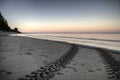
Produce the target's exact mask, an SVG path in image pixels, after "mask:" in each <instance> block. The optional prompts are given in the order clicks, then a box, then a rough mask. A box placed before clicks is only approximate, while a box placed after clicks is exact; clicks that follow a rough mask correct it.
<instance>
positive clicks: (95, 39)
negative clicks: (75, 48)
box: [11, 33, 120, 51]
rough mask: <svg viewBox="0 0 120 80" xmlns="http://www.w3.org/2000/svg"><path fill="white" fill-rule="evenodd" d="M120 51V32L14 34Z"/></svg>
mask: <svg viewBox="0 0 120 80" xmlns="http://www.w3.org/2000/svg"><path fill="white" fill-rule="evenodd" d="M11 36H25V37H31V38H37V39H45V40H53V41H61V42H67V43H72V44H79V45H87V46H93V47H100V48H105V49H110V50H117V51H120V34H55V33H54V34H12V35H11Z"/></svg>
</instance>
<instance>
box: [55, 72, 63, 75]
mask: <svg viewBox="0 0 120 80" xmlns="http://www.w3.org/2000/svg"><path fill="white" fill-rule="evenodd" d="M56 74H57V75H64V73H61V72H57V73H56Z"/></svg>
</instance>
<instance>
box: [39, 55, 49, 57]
mask: <svg viewBox="0 0 120 80" xmlns="http://www.w3.org/2000/svg"><path fill="white" fill-rule="evenodd" d="M40 56H43V57H48V56H47V55H40Z"/></svg>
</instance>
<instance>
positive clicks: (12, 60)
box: [0, 35, 120, 80]
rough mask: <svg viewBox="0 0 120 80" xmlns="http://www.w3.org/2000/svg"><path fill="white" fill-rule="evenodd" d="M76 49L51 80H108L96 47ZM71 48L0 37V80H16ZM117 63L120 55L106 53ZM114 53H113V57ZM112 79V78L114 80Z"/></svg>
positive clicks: (51, 42)
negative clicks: (68, 62)
mask: <svg viewBox="0 0 120 80" xmlns="http://www.w3.org/2000/svg"><path fill="white" fill-rule="evenodd" d="M78 47H79V50H78V51H77V53H76V55H75V56H74V57H73V58H72V60H71V61H70V64H67V65H66V67H65V68H62V69H60V70H59V71H57V72H56V73H55V76H54V77H52V78H51V80H109V79H108V77H109V75H108V74H107V73H108V72H107V71H106V67H105V66H106V63H104V61H103V58H102V57H101V56H100V52H99V51H98V50H97V49H96V48H92V47H87V46H82V45H78ZM70 48H71V45H70V44H68V43H63V42H55V41H49V40H41V39H34V38H28V37H15V36H7V35H3V36H0V80H17V79H18V78H21V77H25V75H27V74H29V73H30V72H32V71H36V70H38V69H39V68H40V67H41V66H45V65H46V64H48V63H51V62H54V61H55V60H57V59H58V58H59V57H61V56H62V55H64V54H66V53H67V51H68V50H69V49H70ZM109 53H110V54H111V55H112V56H113V57H114V58H115V59H117V60H118V61H119V60H120V55H119V53H120V52H114V51H109ZM113 53H114V54H113ZM113 80H114V79H113Z"/></svg>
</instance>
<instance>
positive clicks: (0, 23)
mask: <svg viewBox="0 0 120 80" xmlns="http://www.w3.org/2000/svg"><path fill="white" fill-rule="evenodd" d="M0 30H1V31H5V32H12V31H13V32H17V33H20V32H19V31H18V29H17V28H14V29H13V30H12V29H11V28H10V27H9V26H8V22H7V20H6V19H5V18H4V17H3V16H2V14H1V12H0Z"/></svg>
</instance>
